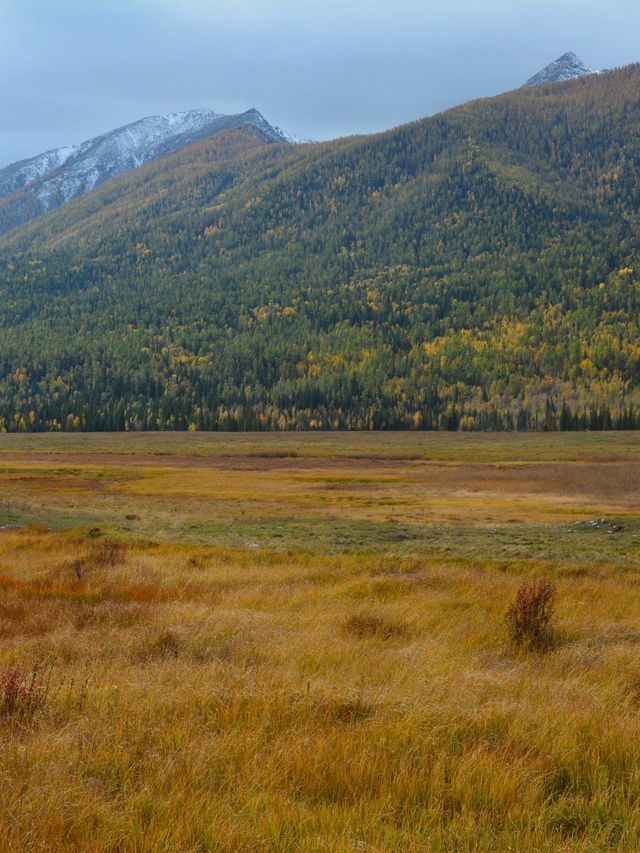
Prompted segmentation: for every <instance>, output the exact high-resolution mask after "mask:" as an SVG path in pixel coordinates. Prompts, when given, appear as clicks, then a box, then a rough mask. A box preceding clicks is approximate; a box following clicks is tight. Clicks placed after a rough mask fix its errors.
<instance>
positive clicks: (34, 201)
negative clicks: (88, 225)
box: [0, 108, 296, 231]
mask: <svg viewBox="0 0 640 853" xmlns="http://www.w3.org/2000/svg"><path fill="white" fill-rule="evenodd" d="M241 126H250V127H254V128H255V129H256V130H257V131H258V132H259V133H261V134H262V136H263V139H264V141H265V143H278V142H279V143H293V142H294V141H296V140H294V138H293V137H291V136H288V135H287V134H285V133H284V132H283V131H282V130H280V128H277V127H274V126H272V125H271V124H269V122H268V121H267V120H266V119H265V118H264V116H262V114H261V113H260V112H259V111H258V110H256V109H255V108H253V109H250V110H247V111H246V112H244V113H240V114H237V115H231V116H228V115H223V114H221V113H216V112H214V111H213V110H209V109H202V110H191V111H187V112H181V113H169V114H163V115H157V116H148V117H146V118H142V119H139V120H138V121H135V122H133V123H131V124H128V125H123V126H122V127H119V128H115V129H114V130H111V131H108V132H107V133H104V134H101V135H99V136H97V137H94V138H92V139H89V140H87V141H85V142H82V143H79V144H77V145H71V146H65V147H62V148H58V149H52V150H50V151H46V152H44V153H43V154H39V155H37V156H35V157H32V158H28V159H27V160H22V161H18V162H17V163H13V164H10V165H9V166H6V167H5V168H3V169H1V170H0V201H2V199H7V198H8V199H9V203H8V204H7V203H5V205H4V208H5V216H4V219H3V223H2V225H1V226H0V227H1V228H2V230H5V231H6V230H10V229H11V228H13V227H16V226H18V225H21V224H24V222H26V221H28V220H29V219H31V218H33V217H34V216H36V215H40V214H44V213H47V212H48V211H49V210H52V209H54V208H57V207H60V206H61V205H64V204H67V203H68V202H69V201H71V200H72V199H74V198H78V197H79V196H82V195H85V194H86V193H88V192H91V191H92V190H93V189H95V187H97V186H99V185H100V184H102V183H104V182H105V181H107V180H110V179H112V178H115V177H118V176H119V175H121V174H124V173H126V172H128V171H131V170H133V169H137V168H140V166H142V165H144V164H145V163H148V162H151V161H152V160H156V159H158V158H159V157H162V156H164V155H166V154H170V153H172V152H173V151H176V150H179V149H180V148H183V147H185V146H187V145H189V144H191V143H192V142H195V141H197V140H198V139H203V138H206V137H208V136H213V135H216V134H218V133H221V132H224V131H226V130H230V129H233V128H236V127H241ZM7 209H9V211H11V213H10V215H7V214H6V210H7Z"/></svg>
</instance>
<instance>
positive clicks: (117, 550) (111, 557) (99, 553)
mask: <svg viewBox="0 0 640 853" xmlns="http://www.w3.org/2000/svg"><path fill="white" fill-rule="evenodd" d="M126 554H127V549H126V547H125V546H124V545H123V544H122V543H120V542H111V541H109V540H101V541H99V542H98V541H92V542H91V545H90V547H89V550H88V553H86V554H85V555H83V556H81V557H77V558H76V559H75V560H71V561H69V562H67V563H66V564H65V565H66V566H67V567H68V568H69V569H71V571H72V572H73V574H74V575H75V576H76V579H77V580H82V578H83V577H85V575H86V574H87V573H88V572H89V571H90V570H91V569H104V568H114V566H117V565H119V564H120V563H123V562H124V560H125V557H126Z"/></svg>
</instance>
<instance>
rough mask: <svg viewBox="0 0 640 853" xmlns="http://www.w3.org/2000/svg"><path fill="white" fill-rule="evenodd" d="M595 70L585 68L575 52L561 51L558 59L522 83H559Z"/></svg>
mask: <svg viewBox="0 0 640 853" xmlns="http://www.w3.org/2000/svg"><path fill="white" fill-rule="evenodd" d="M594 73H595V72H594V71H592V70H591V68H587V66H586V65H585V64H584V62H583V61H582V60H581V59H580V58H579V57H578V56H576V55H575V53H571V52H569V53H563V54H562V56H561V57H559V59H556V60H555V62H552V63H550V64H549V65H547V66H546V68H543V69H542V71H539V72H538V73H537V74H535V75H534V76H533V77H531V79H530V80H527V82H526V83H525V84H524V88H526V87H527V86H542V85H544V84H545V83H561V82H563V81H565V80H575V79H577V78H578V77H586V76H587V75H589V74H594Z"/></svg>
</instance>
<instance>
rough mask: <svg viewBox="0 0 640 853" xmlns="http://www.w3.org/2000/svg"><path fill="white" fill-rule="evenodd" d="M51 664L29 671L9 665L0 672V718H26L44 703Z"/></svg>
mask: <svg viewBox="0 0 640 853" xmlns="http://www.w3.org/2000/svg"><path fill="white" fill-rule="evenodd" d="M52 670H53V665H50V666H42V665H41V664H36V665H35V666H34V668H33V670H32V671H31V672H30V673H29V672H26V671H24V670H22V669H20V667H17V666H11V667H9V668H8V669H5V670H4V671H3V672H0V720H2V719H4V720H11V719H12V720H22V721H24V720H28V719H31V717H33V715H34V714H35V713H36V711H39V710H40V709H41V708H42V707H43V706H44V705H45V703H46V701H47V697H48V695H49V685H50V682H51V672H52Z"/></svg>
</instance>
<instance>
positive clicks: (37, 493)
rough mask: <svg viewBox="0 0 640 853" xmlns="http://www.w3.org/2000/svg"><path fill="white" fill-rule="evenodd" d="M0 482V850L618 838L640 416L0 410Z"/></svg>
mask: <svg viewBox="0 0 640 853" xmlns="http://www.w3.org/2000/svg"><path fill="white" fill-rule="evenodd" d="M0 487H1V498H0V527H1V528H2V529H0V850H1V851H31V850H34V851H36V850H37V851H58V850H78V851H103V850H106V851H194V853H195V851H201V852H202V853H203V851H229V853H232V851H233V853H235V851H253V850H273V851H298V850H302V851H316V850H318V851H322V850H328V851H387V850H391V851H507V850H509V851H530V850H531V851H554V853H555V851H574V850H580V851H600V850H624V851H637V850H639V849H640V749H639V747H638V744H639V743H640V574H639V570H640V436H639V435H638V434H634V433H626V434H625V433H618V434H576V435H571V434H562V435H556V434H548V435H526V436H523V435H449V434H447V435H442V434H435V435H434V434H418V433H411V434H368V435H362V434H319V435H300V434H297V435H296V434H274V435H262V436H256V435H202V434H192V435H182V434H181V435H175V434H155V435H84V436H82V435H59V436H13V435H11V436H9V435H3V436H0ZM601 517H602V518H606V519H607V520H608V521H611V522H612V523H615V524H616V525H620V526H622V527H624V530H622V531H620V532H617V533H610V532H608V530H607V529H597V528H596V529H590V528H589V527H585V526H582V525H580V524H579V522H582V521H586V520H589V519H593V518H601ZM576 522H578V524H577V525H576ZM536 577H546V578H548V579H549V580H551V581H553V582H554V583H555V584H556V587H557V607H556V616H555V630H554V642H553V644H552V645H551V646H550V648H548V649H546V650H545V651H539V652H535V651H525V650H518V649H515V648H514V647H513V646H512V645H510V643H509V640H508V635H507V631H506V626H505V614H506V612H507V609H508V608H509V605H510V604H511V602H512V601H513V599H514V596H515V594H516V592H517V590H518V588H519V587H520V585H521V584H522V582H523V581H526V580H530V579H532V578H536ZM34 670H35V675H34Z"/></svg>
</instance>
